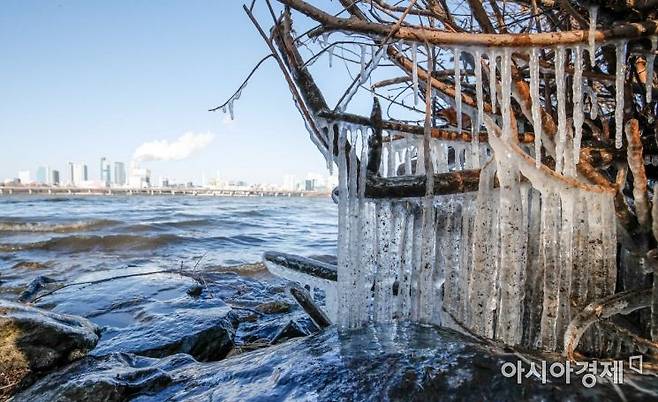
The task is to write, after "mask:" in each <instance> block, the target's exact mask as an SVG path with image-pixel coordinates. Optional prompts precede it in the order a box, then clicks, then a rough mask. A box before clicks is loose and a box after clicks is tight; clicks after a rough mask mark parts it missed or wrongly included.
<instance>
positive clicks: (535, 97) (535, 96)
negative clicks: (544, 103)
mask: <svg viewBox="0 0 658 402" xmlns="http://www.w3.org/2000/svg"><path fill="white" fill-rule="evenodd" d="M530 98H531V99H532V127H533V129H534V131H535V163H536V166H537V167H539V166H540V165H541V135H542V119H541V103H540V102H541V100H540V98H539V50H538V49H537V48H534V47H533V48H532V50H531V51H530Z"/></svg>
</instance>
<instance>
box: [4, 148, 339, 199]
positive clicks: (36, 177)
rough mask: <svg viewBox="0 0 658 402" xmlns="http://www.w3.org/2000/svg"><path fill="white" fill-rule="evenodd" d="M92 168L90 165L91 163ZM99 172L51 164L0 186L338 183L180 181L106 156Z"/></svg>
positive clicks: (312, 179) (325, 182)
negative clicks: (62, 168)
mask: <svg viewBox="0 0 658 402" xmlns="http://www.w3.org/2000/svg"><path fill="white" fill-rule="evenodd" d="M92 165H93V164H92ZM98 166H99V168H98V171H97V172H96V171H93V170H91V171H90V169H89V164H88V163H87V162H86V161H77V162H72V161H69V162H66V168H65V169H64V170H60V169H55V168H53V167H52V166H50V165H39V166H37V167H36V169H35V170H34V174H33V171H32V170H30V169H25V170H20V171H18V172H17V173H16V175H14V176H13V177H7V178H5V179H4V180H3V181H2V182H0V184H2V185H47V186H62V187H64V186H70V187H84V188H103V187H106V188H112V187H115V188H150V187H174V186H190V185H193V186H195V187H223V186H224V187H226V186H229V187H230V186H238V187H249V186H257V187H268V188H278V189H282V190H287V191H295V190H300V189H304V190H307V191H313V190H317V189H323V190H331V189H333V187H335V186H336V185H337V184H338V178H337V176H336V174H335V172H334V173H333V174H329V173H328V172H327V173H326V174H324V173H318V172H306V173H305V174H302V175H294V174H286V175H284V176H282V177H281V178H280V180H278V181H276V182H249V181H246V180H244V179H240V178H231V179H226V178H223V177H222V176H221V174H220V171H219V170H217V171H215V172H214V175H212V174H211V175H209V176H207V175H206V174H205V172H201V173H200V176H199V178H198V180H179V179H177V178H175V177H168V176H163V175H154V174H153V172H152V171H151V170H150V169H148V168H145V167H142V166H141V165H139V164H138V163H137V162H136V161H135V160H134V159H133V160H132V161H131V162H130V164H129V166H128V167H126V164H125V163H124V162H123V161H112V160H110V158H108V157H106V156H101V157H99V165H98Z"/></svg>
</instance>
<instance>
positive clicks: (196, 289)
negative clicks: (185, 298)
mask: <svg viewBox="0 0 658 402" xmlns="http://www.w3.org/2000/svg"><path fill="white" fill-rule="evenodd" d="M201 293H203V286H201V285H192V286H190V287H189V288H188V289H187V294H188V295H190V296H192V297H199V296H201Z"/></svg>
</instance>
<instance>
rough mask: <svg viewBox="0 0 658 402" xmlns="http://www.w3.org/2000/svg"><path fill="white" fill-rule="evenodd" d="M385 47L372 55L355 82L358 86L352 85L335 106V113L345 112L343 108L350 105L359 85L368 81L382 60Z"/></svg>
mask: <svg viewBox="0 0 658 402" xmlns="http://www.w3.org/2000/svg"><path fill="white" fill-rule="evenodd" d="M385 49H386V48H385V47H381V48H379V50H378V51H376V52H375V53H373V55H372V59H371V60H370V62H369V63H368V64H367V65H366V67H365V68H364V69H363V71H361V72H360V73H359V80H358V82H357V84H358V85H352V86H351V87H350V89H349V91H348V93H347V94H346V95H345V97H344V98H343V99H342V100H341V102H340V103H339V104H338V105H337V106H336V111H338V112H343V111H345V108H347V105H348V104H349V103H350V101H351V100H352V98H353V97H354V94H356V92H357V91H358V89H359V86H360V85H363V84H365V83H366V81H368V78H369V77H370V74H372V72H373V71H374V70H375V69H376V68H377V67H378V66H379V62H380V60H381V59H382V56H383V55H384V53H385V51H386V50H385Z"/></svg>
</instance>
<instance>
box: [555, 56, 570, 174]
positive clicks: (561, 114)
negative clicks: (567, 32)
mask: <svg viewBox="0 0 658 402" xmlns="http://www.w3.org/2000/svg"><path fill="white" fill-rule="evenodd" d="M555 86H556V92H557V135H558V140H557V144H556V146H555V171H556V172H557V173H561V172H562V166H563V162H564V160H563V159H564V143H565V142H566V139H567V112H566V103H567V102H566V99H565V90H566V89H565V85H564V46H558V47H557V48H556V49H555Z"/></svg>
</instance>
